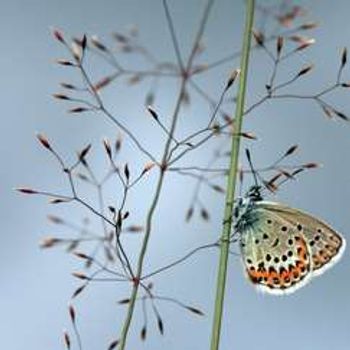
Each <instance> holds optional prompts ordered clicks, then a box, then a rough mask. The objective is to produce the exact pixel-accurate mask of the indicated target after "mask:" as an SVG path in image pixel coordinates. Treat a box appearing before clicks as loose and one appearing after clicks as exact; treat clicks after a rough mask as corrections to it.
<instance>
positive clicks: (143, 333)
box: [140, 326, 147, 341]
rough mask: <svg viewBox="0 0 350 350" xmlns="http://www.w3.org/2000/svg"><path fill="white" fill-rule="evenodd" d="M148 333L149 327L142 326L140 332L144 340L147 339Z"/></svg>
mask: <svg viewBox="0 0 350 350" xmlns="http://www.w3.org/2000/svg"><path fill="white" fill-rule="evenodd" d="M146 335H147V328H146V326H143V327H142V328H141V332H140V337H141V340H142V341H145V340H146Z"/></svg>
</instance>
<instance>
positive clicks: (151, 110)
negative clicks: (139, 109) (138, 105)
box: [147, 106, 158, 120]
mask: <svg viewBox="0 0 350 350" xmlns="http://www.w3.org/2000/svg"><path fill="white" fill-rule="evenodd" d="M147 110H148V112H149V113H150V114H151V116H152V117H153V118H154V119H155V120H158V114H157V112H156V111H155V110H154V108H153V107H152V106H147Z"/></svg>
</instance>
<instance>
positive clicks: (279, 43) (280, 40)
mask: <svg viewBox="0 0 350 350" xmlns="http://www.w3.org/2000/svg"><path fill="white" fill-rule="evenodd" d="M283 40H284V39H283V37H282V36H279V37H278V38H277V43H276V51H277V57H280V56H281V51H282V47H283Z"/></svg>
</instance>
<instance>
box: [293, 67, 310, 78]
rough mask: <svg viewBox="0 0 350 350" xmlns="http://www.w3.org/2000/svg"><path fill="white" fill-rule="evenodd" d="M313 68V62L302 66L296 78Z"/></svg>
mask: <svg viewBox="0 0 350 350" xmlns="http://www.w3.org/2000/svg"><path fill="white" fill-rule="evenodd" d="M313 68H314V65H313V64H310V65H308V66H306V67H304V68H302V69H301V70H300V71H299V72H298V74H297V75H296V77H297V78H299V77H301V76H302V75H305V74H306V73H308V72H310V71H311V70H312V69H313Z"/></svg>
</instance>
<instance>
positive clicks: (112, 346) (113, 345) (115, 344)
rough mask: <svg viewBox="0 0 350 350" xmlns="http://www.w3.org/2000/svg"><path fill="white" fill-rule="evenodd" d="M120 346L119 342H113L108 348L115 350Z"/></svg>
mask: <svg viewBox="0 0 350 350" xmlns="http://www.w3.org/2000/svg"><path fill="white" fill-rule="evenodd" d="M118 344H119V340H118V339H117V340H113V341H112V342H111V343H110V344H109V346H108V350H114V349H115V348H116V347H117V346H118Z"/></svg>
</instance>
